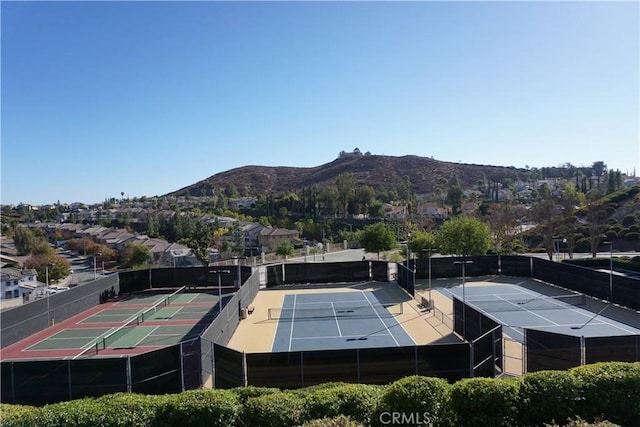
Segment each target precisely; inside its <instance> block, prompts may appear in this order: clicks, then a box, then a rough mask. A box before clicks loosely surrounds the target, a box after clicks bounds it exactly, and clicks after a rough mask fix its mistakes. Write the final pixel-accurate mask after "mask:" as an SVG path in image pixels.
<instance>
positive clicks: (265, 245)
mask: <svg viewBox="0 0 640 427" xmlns="http://www.w3.org/2000/svg"><path fill="white" fill-rule="evenodd" d="M283 240H289V241H291V242H293V241H296V240H300V233H299V232H298V230H287V229H286V228H276V227H265V228H264V229H263V230H262V231H260V234H259V235H258V242H259V244H260V246H261V247H262V251H263V252H275V250H276V248H277V247H278V245H279V244H280V242H282V241H283Z"/></svg>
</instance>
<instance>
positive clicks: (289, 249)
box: [276, 240, 293, 258]
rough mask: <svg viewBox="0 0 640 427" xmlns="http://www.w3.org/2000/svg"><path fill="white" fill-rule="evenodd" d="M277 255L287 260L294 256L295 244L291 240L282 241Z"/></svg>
mask: <svg viewBox="0 0 640 427" xmlns="http://www.w3.org/2000/svg"><path fill="white" fill-rule="evenodd" d="M276 254H277V255H280V256H283V257H285V258H286V257H287V256H290V255H293V244H292V243H291V242H290V241H289V240H282V241H281V242H280V243H278V247H277V248H276Z"/></svg>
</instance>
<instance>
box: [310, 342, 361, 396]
mask: <svg viewBox="0 0 640 427" xmlns="http://www.w3.org/2000/svg"><path fill="white" fill-rule="evenodd" d="M301 359H302V384H301V386H302V387H306V386H310V385H316V384H322V383H326V382H337V381H344V382H349V383H353V382H357V381H358V354H357V350H355V349H344V350H323V351H305V352H302V356H301Z"/></svg>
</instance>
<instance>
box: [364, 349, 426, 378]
mask: <svg viewBox="0 0 640 427" xmlns="http://www.w3.org/2000/svg"><path fill="white" fill-rule="evenodd" d="M358 360H359V362H360V365H359V367H360V369H359V382H362V383H366V384H388V383H390V382H393V381H395V380H397V379H398V378H402V377H406V376H410V375H415V374H416V348H415V347H386V348H363V349H360V350H359V358H358Z"/></svg>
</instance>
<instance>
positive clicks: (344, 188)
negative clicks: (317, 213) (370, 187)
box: [336, 173, 356, 216]
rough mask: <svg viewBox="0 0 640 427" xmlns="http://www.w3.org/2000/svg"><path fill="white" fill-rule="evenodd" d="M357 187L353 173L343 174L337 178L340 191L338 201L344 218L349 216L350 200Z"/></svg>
mask: <svg viewBox="0 0 640 427" xmlns="http://www.w3.org/2000/svg"><path fill="white" fill-rule="evenodd" d="M355 186H356V177H355V176H354V175H353V174H352V173H341V174H340V175H338V177H337V178H336V187H337V189H338V200H339V201H340V208H341V209H342V216H346V215H347V208H348V206H349V200H350V199H351V197H352V195H353V192H354V190H355Z"/></svg>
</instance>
